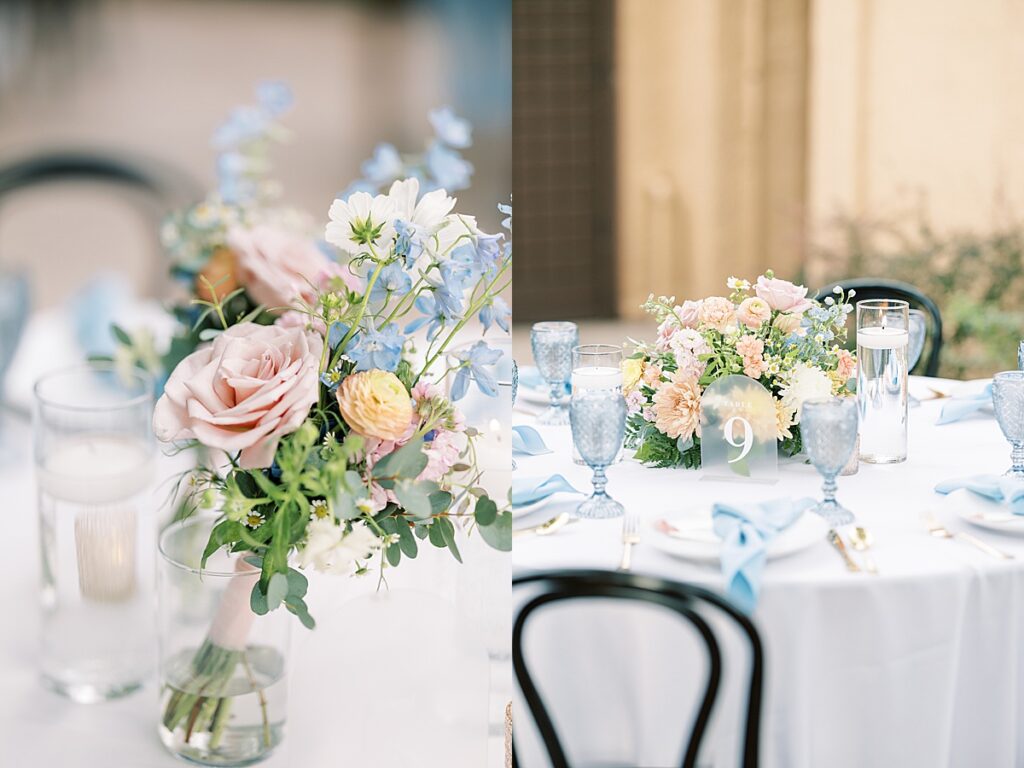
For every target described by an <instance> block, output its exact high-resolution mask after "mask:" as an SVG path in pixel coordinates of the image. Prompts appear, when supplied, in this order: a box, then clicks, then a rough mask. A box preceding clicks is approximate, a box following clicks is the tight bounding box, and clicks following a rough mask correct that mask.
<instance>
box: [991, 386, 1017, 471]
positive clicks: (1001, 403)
mask: <svg viewBox="0 0 1024 768" xmlns="http://www.w3.org/2000/svg"><path fill="white" fill-rule="evenodd" d="M992 407H993V408H994V409H995V412H996V421H998V422H999V428H1000V429H1001V430H1002V431H1003V435H1005V436H1006V439H1007V440H1009V441H1010V445H1011V446H1012V450H1011V452H1010V463H1011V466H1010V470H1009V471H1008V472H1007V473H1006V474H1007V476H1009V477H1016V478H1018V479H1020V480H1024V371H1003V372H1002V373H997V374H996V375H995V376H994V377H993V378H992Z"/></svg>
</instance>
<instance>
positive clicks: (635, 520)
mask: <svg viewBox="0 0 1024 768" xmlns="http://www.w3.org/2000/svg"><path fill="white" fill-rule="evenodd" d="M639 543H640V515H639V514H638V513H636V512H626V516H625V517H624V518H623V520H622V562H620V563H619V570H620V571H628V570H629V568H630V566H631V565H632V564H633V547H634V546H635V545H636V544H639Z"/></svg>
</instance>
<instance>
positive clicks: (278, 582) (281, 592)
mask: <svg viewBox="0 0 1024 768" xmlns="http://www.w3.org/2000/svg"><path fill="white" fill-rule="evenodd" d="M287 596H288V577H287V576H285V575H284V574H283V573H275V574H274V575H273V576H271V577H270V583H269V584H267V608H268V609H269V610H271V611H273V610H275V609H276V608H277V607H278V606H280V605H281V603H282V602H283V601H284V599H285V597H287Z"/></svg>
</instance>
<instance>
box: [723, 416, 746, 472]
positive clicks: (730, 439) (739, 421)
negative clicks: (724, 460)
mask: <svg viewBox="0 0 1024 768" xmlns="http://www.w3.org/2000/svg"><path fill="white" fill-rule="evenodd" d="M737 425H742V428H743V440H742V441H741V442H736V429H735V427H736V426H737ZM722 433H723V435H724V437H725V442H727V443H728V444H729V445H731V446H732V447H733V448H740V449H741V450H740V452H739V455H737V456H736V457H735V458H733V459H729V463H730V464H735V463H736V462H737V461H743V459H745V458H746V457H747V454H748V453H750V449H751V448H753V447H754V430H753V428H752V427H751V426H750V422H749V421H747V420H746V419H745V418H743V417H742V416H733V417H732V418H731V419H728V420H727V421H726V422H725V425H724V426H723V427H722Z"/></svg>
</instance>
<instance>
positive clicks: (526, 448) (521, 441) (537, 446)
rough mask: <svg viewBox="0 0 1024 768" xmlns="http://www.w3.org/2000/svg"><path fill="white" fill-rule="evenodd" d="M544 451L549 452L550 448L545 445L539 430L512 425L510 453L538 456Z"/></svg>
mask: <svg viewBox="0 0 1024 768" xmlns="http://www.w3.org/2000/svg"><path fill="white" fill-rule="evenodd" d="M544 453H551V449H550V448H548V447H547V445H545V443H544V438H542V437H541V436H540V432H538V431H537V430H536V429H534V428H533V427H527V426H519V427H512V455H516V454H518V455H521V456H540V455H541V454H544Z"/></svg>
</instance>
